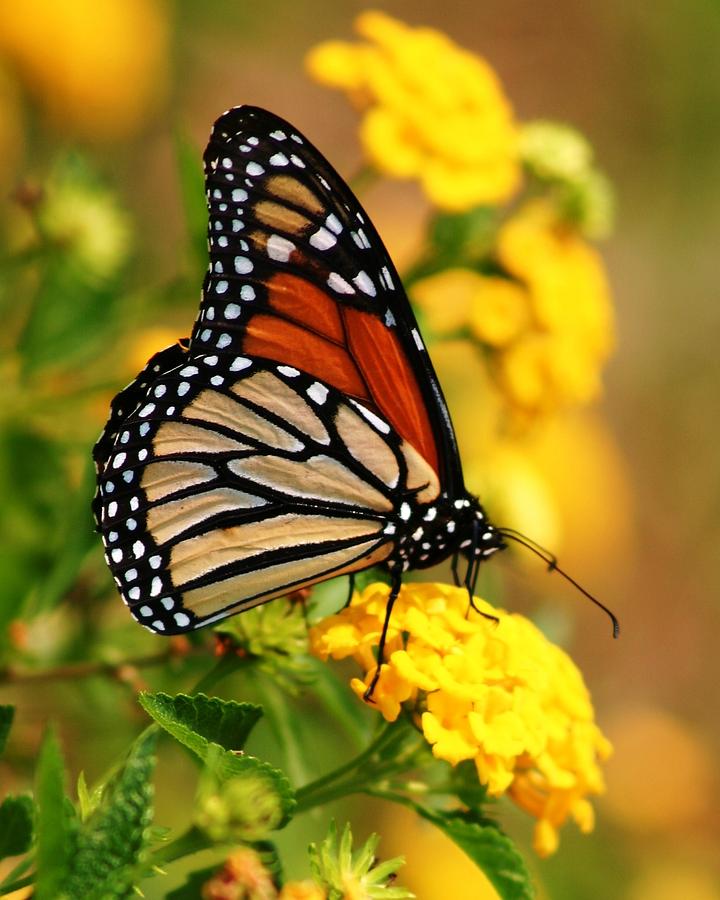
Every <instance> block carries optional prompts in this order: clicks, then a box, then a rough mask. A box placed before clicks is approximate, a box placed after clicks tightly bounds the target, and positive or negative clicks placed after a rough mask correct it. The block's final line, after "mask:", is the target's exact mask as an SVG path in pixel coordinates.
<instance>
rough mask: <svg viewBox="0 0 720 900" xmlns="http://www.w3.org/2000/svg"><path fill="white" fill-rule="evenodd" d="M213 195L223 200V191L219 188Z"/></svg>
mask: <svg viewBox="0 0 720 900" xmlns="http://www.w3.org/2000/svg"><path fill="white" fill-rule="evenodd" d="M212 195H213V197H214V198H215V199H216V200H222V191H219V190H218V189H217V188H215V190H214V191H213V192H212Z"/></svg>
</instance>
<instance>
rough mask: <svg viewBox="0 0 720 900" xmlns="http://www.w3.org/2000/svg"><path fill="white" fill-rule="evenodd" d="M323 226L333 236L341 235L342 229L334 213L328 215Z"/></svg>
mask: <svg viewBox="0 0 720 900" xmlns="http://www.w3.org/2000/svg"><path fill="white" fill-rule="evenodd" d="M325 224H326V225H327V227H328V228H329V229H330V231H332V232H333V233H334V234H341V233H342V230H343V227H342V223H341V221H340V219H338V217H337V216H336V215H335V213H330V215H329V216H328V217H327V219H325Z"/></svg>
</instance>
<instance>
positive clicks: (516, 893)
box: [413, 804, 535, 900]
mask: <svg viewBox="0 0 720 900" xmlns="http://www.w3.org/2000/svg"><path fill="white" fill-rule="evenodd" d="M413 806H414V808H415V809H416V811H417V812H418V813H419V815H421V816H422V817H423V818H424V819H426V820H427V821H428V822H432V823H433V825H435V826H437V827H438V828H439V829H440V830H441V831H442V832H443V833H444V834H446V835H447V836H448V837H449V838H450V839H451V840H452V841H453V843H455V844H457V846H458V847H460V849H461V850H463V851H464V852H465V853H466V854H467V855H468V856H469V857H470V859H471V860H472V861H473V862H474V863H475V865H477V866H478V868H479V869H482V871H483V873H484V874H485V875H486V876H487V879H488V881H490V883H491V884H492V886H493V887H494V888H495V890H496V891H497V892H498V894H499V895H500V897H501V898H502V900H532V898H533V897H535V889H534V887H533V884H532V881H531V879H530V873H529V872H528V870H527V868H526V866H525V862H524V860H523V858H522V856H521V855H520V853H519V852H518V850H517V848H516V847H515V844H514V843H513V842H512V841H511V840H510V838H509V837H508V836H507V835H505V834H503V833H502V831H500V829H499V828H498V827H497V826H496V825H490V824H487V825H481V824H480V823H479V822H476V821H471V820H469V819H468V818H467V817H466V816H464V815H463V814H462V813H440V812H436V811H435V810H430V809H426V808H425V807H423V806H420V805H418V804H413Z"/></svg>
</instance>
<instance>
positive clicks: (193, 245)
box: [175, 130, 208, 273]
mask: <svg viewBox="0 0 720 900" xmlns="http://www.w3.org/2000/svg"><path fill="white" fill-rule="evenodd" d="M175 158H176V159H177V167H178V176H179V179H180V194H181V196H182V203H183V209H184V212H185V225H186V227H187V232H188V238H189V240H190V251H191V254H192V258H193V262H194V264H196V265H197V268H198V272H199V273H202V272H204V271H205V269H206V268H207V263H208V249H207V219H208V212H207V203H206V200H205V177H204V175H203V170H202V165H201V162H200V160H201V153H200V150H199V149H198V147H197V146H196V145H195V144H194V143H193V141H191V140H190V139H189V138H188V137H187V135H186V134H184V133H183V132H182V131H180V130H178V131H176V132H175Z"/></svg>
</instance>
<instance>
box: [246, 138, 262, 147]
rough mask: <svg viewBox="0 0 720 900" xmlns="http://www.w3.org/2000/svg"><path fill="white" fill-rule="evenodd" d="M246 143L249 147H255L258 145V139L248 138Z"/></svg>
mask: <svg viewBox="0 0 720 900" xmlns="http://www.w3.org/2000/svg"><path fill="white" fill-rule="evenodd" d="M247 142H248V144H250V146H251V147H257V145H258V144H259V143H260V138H256V137H249V138H248V139H247Z"/></svg>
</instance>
